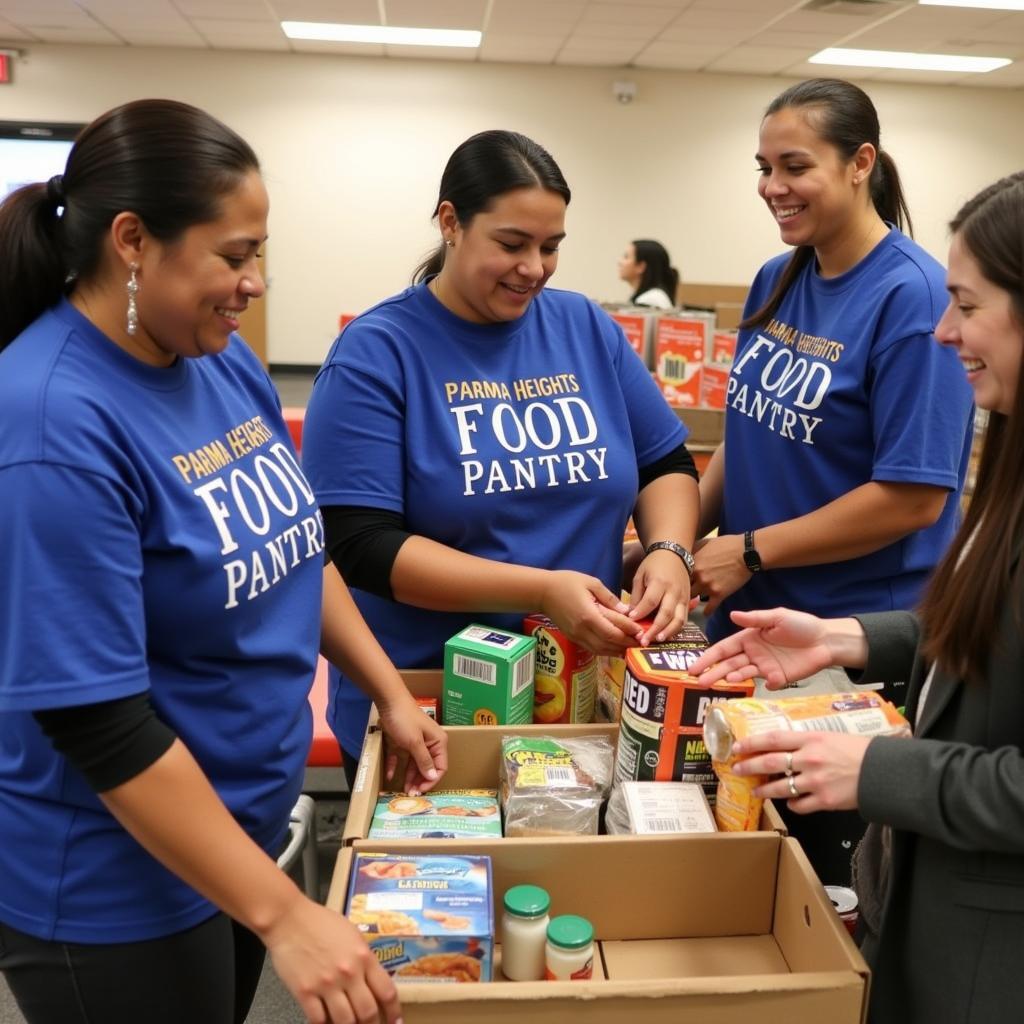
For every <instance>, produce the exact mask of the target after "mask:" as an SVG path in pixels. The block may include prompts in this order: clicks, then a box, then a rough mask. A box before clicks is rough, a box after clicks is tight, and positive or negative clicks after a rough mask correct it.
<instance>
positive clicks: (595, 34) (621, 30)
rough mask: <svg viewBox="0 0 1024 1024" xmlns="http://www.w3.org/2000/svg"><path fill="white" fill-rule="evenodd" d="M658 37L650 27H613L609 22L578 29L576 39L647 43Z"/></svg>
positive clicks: (590, 23)
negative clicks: (627, 40)
mask: <svg viewBox="0 0 1024 1024" xmlns="http://www.w3.org/2000/svg"><path fill="white" fill-rule="evenodd" d="M657 35H658V30H657V29H653V28H651V27H650V25H612V24H609V23H607V22H596V21H595V22H588V23H587V24H585V25H580V26H578V27H577V29H576V30H575V32H573V38H574V39H623V40H625V39H630V40H634V41H636V42H641V43H646V42H650V41H651V40H653V39H654V38H655V37H656V36H657Z"/></svg>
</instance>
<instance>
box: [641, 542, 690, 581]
mask: <svg viewBox="0 0 1024 1024" xmlns="http://www.w3.org/2000/svg"><path fill="white" fill-rule="evenodd" d="M662 548H664V549H665V550H666V551H671V552H673V553H674V554H677V555H678V556H679V557H680V558H681V559H682V560H683V565H685V566H686V575H687V576H689V577H690V579H691V580H692V579H693V573H694V570H695V569H696V568H697V566H696V564H695V563H694V561H693V555H691V554H690V552H689V551H687V550H686V548H684V547H683V545H682V544H677V543H676V542H675V541H674V540H656V541H655V542H654V543H653V544H648V545H647V547H646V548H644V554H645V555H649V554H650V553H651V552H652V551H660V550H661V549H662Z"/></svg>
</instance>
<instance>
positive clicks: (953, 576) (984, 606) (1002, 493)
mask: <svg viewBox="0 0 1024 1024" xmlns="http://www.w3.org/2000/svg"><path fill="white" fill-rule="evenodd" d="M950 230H951V231H952V232H953V234H954V235H957V236H958V237H959V239H960V242H961V243H962V245H963V246H964V248H965V249H966V250H967V251H968V252H969V253H970V255H971V257H972V258H973V260H974V261H975V263H977V265H978V267H979V269H980V270H981V273H982V275H983V276H984V277H985V279H986V280H988V281H990V282H991V283H992V284H994V285H995V286H996V287H997V288H1001V289H1002V290H1003V291H1005V292H1007V293H1008V294H1009V296H1010V302H1011V306H1012V309H1013V313H1014V317H1015V319H1016V321H1017V325H1018V327H1019V328H1020V331H1021V334H1022V338H1024V172H1019V173H1017V174H1013V175H1010V176H1009V177H1007V178H1003V179H1002V180H1001V181H997V182H996V183H995V184H994V185H990V186H989V187H988V188H986V189H984V190H982V191H981V192H979V193H978V194H977V195H976V196H975V197H974V198H973V199H971V200H969V201H968V202H967V203H966V204H965V205H964V206H963V207H962V208H961V210H960V212H959V213H958V214H957V215H956V217H955V218H954V219H953V220H952V222H951V223H950ZM1022 366H1024V364H1022ZM936 400H937V401H941V400H942V397H941V396H936ZM1022 538H1024V371H1022V372H1021V373H1019V374H1018V377H1017V391H1016V394H1015V395H1014V400H1013V408H1012V410H1011V412H1010V414H1009V415H1008V416H1007V415H1005V414H1003V413H998V412H994V411H993V412H990V413H989V424H988V430H987V432H986V434H985V444H984V449H983V451H982V455H981V462H980V465H979V467H978V479H977V484H976V487H975V492H974V496H973V498H972V499H971V503H970V506H969V507H968V510H967V515H966V516H965V518H964V523H963V526H962V527H961V528H960V532H959V533H958V534H957V535H956V537H955V539H954V541H953V543H952V545H951V546H950V549H949V551H948V552H947V553H946V556H945V558H943V560H942V561H941V562H940V563H939V565H938V567H937V568H936V569H935V572H934V573H933V575H932V579H931V582H930V583H929V585H928V590H927V592H926V593H925V597H924V601H923V602H922V605H921V622H922V627H923V631H924V637H925V641H924V652H925V655H926V656H927V657H928V658H929V659H931V660H933V661H935V662H937V663H938V664H940V665H941V666H942V668H943V669H944V670H946V671H948V672H953V673H955V674H956V675H957V676H959V677H960V678H962V679H968V680H973V681H977V680H979V679H980V678H981V677H982V676H983V675H984V671H985V668H986V666H987V664H988V658H989V654H990V651H991V646H992V642H993V640H994V639H995V638H996V636H997V633H996V630H997V628H998V623H999V622H1000V620H1001V618H1002V614H1003V608H1004V605H1005V603H1006V600H1007V598H1008V597H1009V596H1010V594H1011V592H1012V590H1013V589H1015V588H1014V587H1013V584H1014V580H1015V578H1016V577H1017V576H1018V575H1019V573H1020V564H1019V563H1020V551H1019V545H1020V542H1021V539H1022ZM968 544H970V556H969V557H966V558H963V560H962V561H961V555H962V554H963V552H964V550H965V548H966V547H967V545H968ZM1014 613H1015V615H1016V619H1017V622H1018V624H1020V623H1021V621H1022V620H1021V608H1020V606H1019V602H1016V607H1015V608H1014Z"/></svg>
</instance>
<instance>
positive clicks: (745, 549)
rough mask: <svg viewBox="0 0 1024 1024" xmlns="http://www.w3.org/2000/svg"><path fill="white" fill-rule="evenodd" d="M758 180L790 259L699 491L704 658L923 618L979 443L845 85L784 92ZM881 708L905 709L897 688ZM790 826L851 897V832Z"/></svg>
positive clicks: (862, 111)
mask: <svg viewBox="0 0 1024 1024" xmlns="http://www.w3.org/2000/svg"><path fill="white" fill-rule="evenodd" d="M756 161H757V168H758V173H759V177H758V192H759V194H760V196H761V198H762V199H763V200H764V202H765V205H766V206H767V207H768V210H769V212H770V213H771V216H772V217H773V218H774V220H775V221H776V222H777V224H778V226H779V232H780V234H781V238H782V241H783V242H785V243H786V244H787V245H789V246H792V251H791V252H789V253H787V254H785V255H782V256H779V257H776V258H775V259H772V260H770V261H769V262H768V263H767V264H765V266H764V267H762V269H761V270H760V271H759V273H758V275H757V277H756V278H755V280H754V283H753V285H752V287H751V290H750V296H749V298H748V301H747V306H746V310H745V319H744V320H743V322H742V323H741V326H740V334H739V339H738V344H737V350H736V357H735V360H734V362H733V367H732V373H731V376H730V379H729V384H728V390H727V397H726V417H725V439H724V442H723V444H722V445H721V446H720V447H719V448H718V450H717V451H716V452H715V454H714V455H713V456H712V458H711V460H710V464H709V466H708V467H707V469H706V471H705V473H704V475H703V477H702V478H701V486H700V492H701V526H700V532H699V536H702V537H704V536H705V535H706V534H708V532H709V531H711V530H712V529H714V528H715V527H717V528H718V535H717V536H714V537H708V538H707V539H705V540H702V541H700V542H699V544H698V551H697V552H696V562H697V571H696V576H695V587H696V589H695V592H696V593H698V594H700V595H704V596H706V597H707V598H708V600H707V605H706V613H707V615H708V616H709V619H708V623H707V632H708V634H709V636H710V637H711V639H713V640H714V639H719V638H721V637H722V636H724V635H726V634H727V633H729V632H731V630H732V629H733V626H732V623H731V622H730V618H729V613H730V612H731V611H734V610H737V609H740V610H747V609H751V608H762V607H769V606H774V605H777V604H782V605H785V606H787V607H790V608H794V609H797V610H800V611H806V612H812V613H814V614H817V615H821V616H824V617H833V616H846V615H850V614H852V613H853V612H855V611H889V610H892V609H900V608H911V607H913V606H914V604H915V603H916V602H917V600H918V598H919V597H920V595H921V592H922V588H923V586H924V583H925V580H926V578H927V576H928V574H929V573H930V572H931V570H932V569H933V568H934V566H935V565H936V564H937V563H938V561H939V560H940V559H941V557H942V555H943V553H944V552H945V550H946V548H947V546H948V544H949V542H950V540H951V538H952V536H953V533H954V531H955V529H956V526H957V522H958V516H959V499H960V494H961V492H962V489H963V484H964V479H965V475H966V470H967V463H968V457H969V453H970V445H971V440H972V429H971V423H972V404H971V393H970V388H969V387H968V385H967V382H966V381H965V380H964V376H963V372H962V370H961V368H960V366H959V364H958V362H957V359H956V355H955V353H954V352H952V351H951V350H948V349H943V348H942V347H941V346H939V345H936V344H935V342H934V337H933V334H932V331H933V328H934V326H935V324H936V323H937V322H938V319H939V317H940V316H941V315H942V310H943V295H944V287H943V285H944V274H943V270H942V267H941V266H940V264H939V263H938V262H937V261H936V260H935V259H933V258H932V257H931V256H929V255H928V253H926V252H925V251H924V250H923V249H922V248H921V247H920V246H918V245H916V244H915V243H914V242H913V241H911V239H910V238H909V237H907V235H905V234H904V233H903V231H902V230H901V225H903V224H904V223H906V224H908V225H909V218H908V216H907V210H906V204H905V201H904V197H903V191H902V187H901V185H900V179H899V175H898V173H897V170H896V166H895V164H894V163H893V160H892V158H891V157H890V156H889V155H888V154H887V153H886V152H884V151H883V150H882V148H881V144H880V141H879V125H878V115H877V113H876V111H875V108H874V105H873V104H872V102H871V100H870V98H869V97H868V96H867V94H866V93H865V92H864V91H863V90H862V89H860V88H858V87H857V86H855V85H853V84H851V83H849V82H845V81H840V80H836V79H812V80H809V81H804V82H800V83H797V84H796V85H793V86H791V87H790V88H788V89H786V90H785V91H784V92H783V93H781V94H780V95H779V96H778V97H776V99H775V100H774V101H773V102H772V103H771V105H770V106H769V107H768V110H767V112H766V114H765V117H764V120H763V121H762V122H761V129H760V138H759V146H758V151H757V155H756ZM936 396H941V400H938V399H937V397H936ZM810 685H811V686H812V687H814V686H819V687H821V688H824V689H835V688H836V687H837V686H839V687H840V688H841V687H842V686H844V685H846V681H845V679H841V680H839V681H838V682H837V681H836V680H835V679H834V677H832V678H830V677H829V676H828V675H827V674H826V675H825V676H824V677H819V678H818V679H817V680H814V681H813V682H812V683H811V684H810ZM887 695H888V696H891V697H892V698H893V700H894V702H895V703H896V704H897V705H901V704H902V703H903V691H902V689H901V688H900V687H896V686H894V687H893V688H890V689H889V690H888V691H887ZM789 823H790V824H791V827H792V828H793V830H794V832H795V834H796V836H797V838H798V839H800V841H801V842H802V843H803V844H804V846H805V848H806V849H807V852H808V854H809V856H810V858H811V861H812V863H813V864H814V866H815V868H816V869H817V871H818V873H819V875H820V876H821V878H822V880H823V881H824V882H826V883H830V884H840V885H843V884H847V883H848V880H849V858H850V853H851V851H852V847H853V845H855V843H856V840H857V838H858V836H859V834H860V832H861V831H862V828H863V826H862V824H861V823H860V821H859V820H858V819H857V817H856V816H855V815H848V816H846V818H845V819H843V818H839V817H832V818H822V817H821V816H818V817H817V818H811V819H807V818H802V819H794V818H793V817H792V816H790V818H789Z"/></svg>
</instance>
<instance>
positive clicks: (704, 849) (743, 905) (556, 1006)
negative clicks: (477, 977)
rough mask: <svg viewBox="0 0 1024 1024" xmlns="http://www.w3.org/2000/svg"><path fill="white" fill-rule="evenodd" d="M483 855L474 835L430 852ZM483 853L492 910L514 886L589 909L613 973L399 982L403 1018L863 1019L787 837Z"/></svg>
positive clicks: (815, 1023) (855, 958)
mask: <svg viewBox="0 0 1024 1024" xmlns="http://www.w3.org/2000/svg"><path fill="white" fill-rule="evenodd" d="M367 848H369V846H368V844H367ZM374 849H380V850H382V851H385V852H387V851H389V850H392V849H397V846H396V844H378V846H375V847H374ZM475 851H476V846H475V844H474V843H473V842H472V841H462V840H451V841H449V842H448V843H445V844H440V843H435V844H432V846H431V852H439V853H455V854H459V853H470V852H475ZM487 852H488V853H489V854H490V856H491V858H492V870H493V880H494V900H495V911H496V914H500V907H501V902H500V901H501V899H502V898H503V896H504V893H505V891H506V890H507V889H508V888H509V887H510V886H512V885H519V884H523V883H532V884H536V885H542V886H543V887H544V888H545V889H547V890H548V892H549V893H550V895H551V900H552V904H551V913H552V914H564V913H578V914H582V915H583V916H584V917H587V918H588V919H589V920H590V921H591V923H592V924H593V925H594V929H595V933H596V937H597V939H598V947H599V952H600V954H601V956H600V959H601V963H602V964H603V967H604V971H603V972H598V971H597V970H595V978H594V980H592V981H589V982H521V983H512V982H505V981H496V982H492V983H490V984H481V985H451V986H441V987H438V986H429V985H418V984H408V985H403V987H402V990H401V998H402V1009H403V1019H404V1020H406V1021H407V1022H408V1024H442V1022H443V1024H470V1022H473V1024H476V1022H479V1021H484V1020H486V1021H488V1022H491V1021H513V1020H516V1021H520V1022H521V1021H522V1020H523V1018H524V1015H526V1014H528V1016H529V1020H530V1022H531V1024H563V1022H564V1021H566V1020H567V1019H570V1017H569V1015H570V1014H573V1013H583V1014H585V1015H586V1020H587V1024H621V1022H622V1021H625V1020H629V1019H635V1018H637V1017H641V1016H642V1018H643V1020H644V1022H645V1024H679V1022H680V1021H686V1020H693V1021H700V1022H701V1024H706V1022H712V1024H740V1022H742V1024H747V1022H749V1021H756V1022H757V1024H826V1022H827V1024H860V1022H862V1021H864V1020H865V1015H866V1003H867V979H868V970H867V966H866V965H865V963H864V961H863V959H862V958H861V956H860V953H859V952H858V951H857V948H856V947H855V946H854V944H853V941H852V939H851V938H850V936H849V934H848V933H847V931H846V929H845V928H844V927H843V925H842V923H841V922H840V920H839V918H838V917H837V915H836V914H835V912H834V911H833V909H832V906H831V904H830V903H829V901H828V899H827V897H826V895H825V892H824V890H823V889H822V887H821V884H820V883H819V882H818V880H817V878H816V877H815V875H814V873H813V871H812V870H811V867H810V865H809V864H808V862H807V859H806V857H805V856H804V855H803V852H802V851H801V850H800V847H799V845H798V844H797V843H796V842H795V841H794V840H792V839H788V838H785V837H783V836H779V835H777V834H773V833H757V834H753V833H750V834H747V835H745V836H744V835H735V834H732V835H713V836H683V837H669V836H659V837H654V838H650V839H645V840H642V841H638V840H637V838H636V837H634V836H615V837H609V838H608V839H607V840H606V841H604V842H600V843H595V842H594V841H593V840H592V839H586V838H568V839H506V840H504V841H503V844H502V845H501V846H500V847H497V848H494V849H490V850H488V851H487ZM352 854H353V851H352V850H350V849H343V850H342V851H341V853H340V855H339V857H338V862H337V866H336V870H335V875H334V879H333V880H332V884H331V890H330V893H329V895H328V898H327V905H328V906H329V907H331V908H333V909H335V910H337V911H339V912H340V911H341V910H342V909H343V906H342V904H343V900H344V894H345V891H346V886H347V884H348V876H349V873H350V870H351V859H352ZM596 967H597V964H596V963H595V968H596ZM600 973H604V974H605V978H604V979H602V978H600V977H599V974H600Z"/></svg>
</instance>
